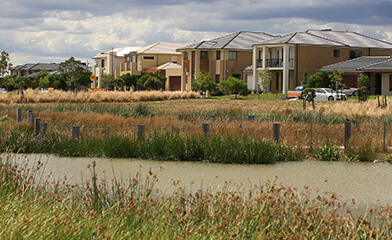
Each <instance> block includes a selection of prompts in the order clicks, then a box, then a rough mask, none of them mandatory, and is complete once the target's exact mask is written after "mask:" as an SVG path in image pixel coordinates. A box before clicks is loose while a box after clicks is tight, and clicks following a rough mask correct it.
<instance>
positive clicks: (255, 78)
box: [252, 46, 259, 89]
mask: <svg viewBox="0 0 392 240" xmlns="http://www.w3.org/2000/svg"><path fill="white" fill-rule="evenodd" d="M257 51H258V48H257V46H253V52H252V71H253V86H254V87H255V89H259V88H258V86H257V82H258V81H257V78H258V77H257Z"/></svg>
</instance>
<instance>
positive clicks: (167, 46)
mask: <svg viewBox="0 0 392 240" xmlns="http://www.w3.org/2000/svg"><path fill="white" fill-rule="evenodd" d="M186 45H189V43H178V42H157V43H154V44H151V45H150V46H147V47H144V48H141V49H139V50H138V51H137V53H138V54H141V53H143V54H180V53H178V52H176V49H177V48H181V47H183V46H186Z"/></svg>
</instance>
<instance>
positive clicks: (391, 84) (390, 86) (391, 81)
mask: <svg viewBox="0 0 392 240" xmlns="http://www.w3.org/2000/svg"><path fill="white" fill-rule="evenodd" d="M389 91H390V92H392V74H391V75H389Z"/></svg>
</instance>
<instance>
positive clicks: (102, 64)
mask: <svg viewBox="0 0 392 240" xmlns="http://www.w3.org/2000/svg"><path fill="white" fill-rule="evenodd" d="M101 67H105V59H102V60H101Z"/></svg>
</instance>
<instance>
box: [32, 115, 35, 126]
mask: <svg viewBox="0 0 392 240" xmlns="http://www.w3.org/2000/svg"><path fill="white" fill-rule="evenodd" d="M34 122H35V115H34V113H31V123H32V124H34Z"/></svg>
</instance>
